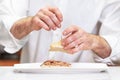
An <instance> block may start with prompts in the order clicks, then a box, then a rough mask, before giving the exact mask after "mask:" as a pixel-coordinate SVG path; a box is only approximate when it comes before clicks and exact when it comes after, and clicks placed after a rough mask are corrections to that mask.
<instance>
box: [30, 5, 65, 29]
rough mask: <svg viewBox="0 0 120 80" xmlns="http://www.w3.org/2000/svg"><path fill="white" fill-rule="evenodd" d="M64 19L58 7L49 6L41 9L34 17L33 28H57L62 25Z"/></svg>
mask: <svg viewBox="0 0 120 80" xmlns="http://www.w3.org/2000/svg"><path fill="white" fill-rule="evenodd" d="M62 19H63V17H62V13H61V12H60V10H59V9H58V8H57V7H52V6H47V7H44V8H42V9H40V10H39V11H38V12H37V14H36V15H35V16H33V17H32V21H31V23H32V24H31V25H32V29H33V30H39V29H41V28H43V29H45V30H47V31H49V30H56V29H57V28H60V27H61V22H62Z"/></svg>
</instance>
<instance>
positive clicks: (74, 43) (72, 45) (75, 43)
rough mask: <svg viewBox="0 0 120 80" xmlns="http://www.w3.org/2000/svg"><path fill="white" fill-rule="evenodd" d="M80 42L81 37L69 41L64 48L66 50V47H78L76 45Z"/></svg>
mask: <svg viewBox="0 0 120 80" xmlns="http://www.w3.org/2000/svg"><path fill="white" fill-rule="evenodd" d="M81 43H83V42H82V40H81V38H79V39H77V40H75V41H73V42H72V43H70V44H69V45H67V46H65V47H64V49H65V50H67V49H72V48H75V47H78V45H80V44H81Z"/></svg>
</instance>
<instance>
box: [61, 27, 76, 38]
mask: <svg viewBox="0 0 120 80" xmlns="http://www.w3.org/2000/svg"><path fill="white" fill-rule="evenodd" d="M76 31H78V27H76V26H74V25H72V26H70V27H68V28H67V29H65V30H64V31H63V35H64V36H67V35H69V34H71V33H74V32H76Z"/></svg>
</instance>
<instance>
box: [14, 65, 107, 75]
mask: <svg viewBox="0 0 120 80" xmlns="http://www.w3.org/2000/svg"><path fill="white" fill-rule="evenodd" d="M40 65H41V63H24V64H15V65H14V72H23V73H81V72H105V71H107V70H108V67H107V65H106V64H103V63H71V67H69V68H65V67H62V68H60V67H56V68H41V67H40Z"/></svg>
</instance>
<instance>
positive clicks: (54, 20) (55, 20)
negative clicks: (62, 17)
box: [42, 9, 61, 28]
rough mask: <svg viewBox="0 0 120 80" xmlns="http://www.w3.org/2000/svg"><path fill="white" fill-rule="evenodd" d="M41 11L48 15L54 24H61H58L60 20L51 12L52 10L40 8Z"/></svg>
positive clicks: (58, 25)
mask: <svg viewBox="0 0 120 80" xmlns="http://www.w3.org/2000/svg"><path fill="white" fill-rule="evenodd" d="M42 12H43V14H45V15H46V16H49V18H50V19H51V20H52V21H53V22H54V24H55V25H56V26H57V27H58V28H60V27H61V26H60V23H61V21H59V20H58V18H57V17H56V15H55V14H53V13H52V12H50V11H48V10H46V9H44V10H42Z"/></svg>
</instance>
